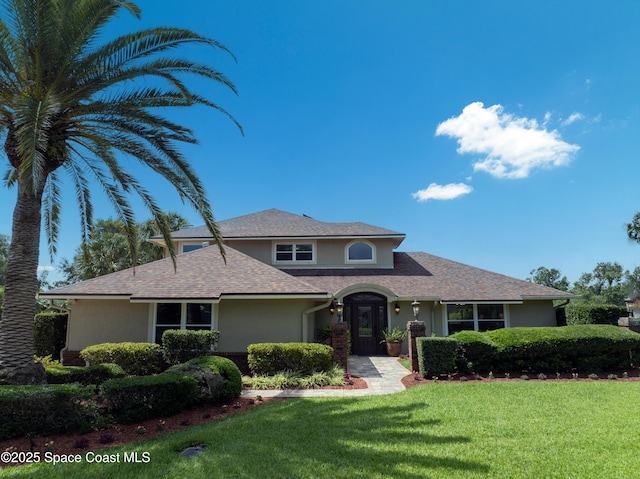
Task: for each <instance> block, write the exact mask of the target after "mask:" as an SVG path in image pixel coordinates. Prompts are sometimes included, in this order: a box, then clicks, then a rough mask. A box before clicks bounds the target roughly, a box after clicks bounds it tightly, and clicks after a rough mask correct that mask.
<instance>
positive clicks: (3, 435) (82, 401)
mask: <svg viewBox="0 0 640 479" xmlns="http://www.w3.org/2000/svg"><path fill="white" fill-rule="evenodd" d="M92 397H93V388H92V387H81V386H79V385H77V384H56V385H45V386H2V387H0V440H4V439H9V438H13V437H21V436H27V435H34V434H37V435H48V434H58V433H65V432H71V431H77V430H79V431H81V432H87V431H90V430H91V429H93V427H94V426H95V425H97V421H98V412H97V407H96V404H95V402H94V401H93V400H92Z"/></svg>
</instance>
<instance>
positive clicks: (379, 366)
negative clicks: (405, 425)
mask: <svg viewBox="0 0 640 479" xmlns="http://www.w3.org/2000/svg"><path fill="white" fill-rule="evenodd" d="M349 373H350V374H353V375H354V376H358V377H361V378H362V379H364V380H365V381H366V382H367V386H368V387H367V389H286V390H282V389H262V390H255V389H254V390H244V391H242V396H243V397H256V396H262V397H282V398H285V397H286V398H303V397H330V396H372V395H376V394H391V393H397V392H399V391H403V390H404V386H403V385H402V382H401V381H400V380H401V379H402V378H403V377H405V376H406V375H407V374H409V371H408V370H407V369H406V368H405V367H403V366H402V365H401V364H400V363H399V362H398V358H393V357H390V356H349Z"/></svg>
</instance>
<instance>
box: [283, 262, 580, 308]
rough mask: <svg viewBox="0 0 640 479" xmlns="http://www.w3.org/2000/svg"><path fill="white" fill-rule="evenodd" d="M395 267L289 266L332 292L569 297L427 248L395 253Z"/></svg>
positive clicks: (471, 298) (458, 298)
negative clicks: (361, 289)
mask: <svg viewBox="0 0 640 479" xmlns="http://www.w3.org/2000/svg"><path fill="white" fill-rule="evenodd" d="M394 265H395V266H394V268H393V269H313V270H310V269H295V270H293V269H292V270H285V271H286V272H287V273H288V274H290V275H292V276H295V277H296V278H299V279H301V280H304V281H305V282H307V283H310V284H312V285H314V286H316V287H317V288H318V289H320V290H323V291H328V292H330V293H332V294H335V293H338V292H340V291H341V290H343V289H344V288H346V287H348V286H352V285H356V284H376V285H380V286H383V287H385V288H387V289H389V290H391V291H393V292H394V293H395V294H396V295H397V296H398V297H400V298H423V299H434V300H440V301H442V302H445V303H448V302H456V303H463V302H476V301H523V300H526V299H548V300H551V299H569V298H573V297H575V296H574V295H572V294H570V293H566V292H564V291H559V290H556V289H553V288H548V287H546V286H542V285H539V284H535V283H530V282H528V281H523V280H520V279H516V278H512V277H509V276H504V275H501V274H498V273H492V272H491V271H487V270H483V269H480V268H475V267H473V266H469V265H466V264H462V263H457V262H455V261H451V260H448V259H445V258H441V257H438V256H434V255H431V254H427V253H402V252H396V253H394Z"/></svg>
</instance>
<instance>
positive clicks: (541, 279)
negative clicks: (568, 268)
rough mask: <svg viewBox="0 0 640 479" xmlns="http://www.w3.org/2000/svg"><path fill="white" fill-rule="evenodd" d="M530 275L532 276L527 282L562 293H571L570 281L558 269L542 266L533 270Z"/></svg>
mask: <svg viewBox="0 0 640 479" xmlns="http://www.w3.org/2000/svg"><path fill="white" fill-rule="evenodd" d="M529 274H530V275H531V276H530V277H529V278H527V281H529V282H531V283H536V284H542V285H544V286H548V287H550V288H555V289H559V290H561V291H569V281H568V280H567V277H566V276H562V273H560V271H559V270H557V269H556V268H551V269H549V268H545V267H544V266H540V267H539V268H537V269H532V270H531V272H529Z"/></svg>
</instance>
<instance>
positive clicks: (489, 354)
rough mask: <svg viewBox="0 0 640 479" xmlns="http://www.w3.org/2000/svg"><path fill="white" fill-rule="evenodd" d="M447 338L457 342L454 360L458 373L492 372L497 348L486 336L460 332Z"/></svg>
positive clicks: (475, 332)
mask: <svg viewBox="0 0 640 479" xmlns="http://www.w3.org/2000/svg"><path fill="white" fill-rule="evenodd" d="M449 337H450V338H452V339H455V340H456V341H458V352H457V360H456V366H457V369H458V371H460V372H470V371H476V372H480V371H491V370H492V367H493V362H494V358H495V355H496V353H497V352H498V348H497V347H496V345H495V344H493V341H492V340H491V338H489V337H488V336H487V335H486V334H483V333H479V332H477V331H460V332H457V333H455V334H452V335H451V336H449Z"/></svg>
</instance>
